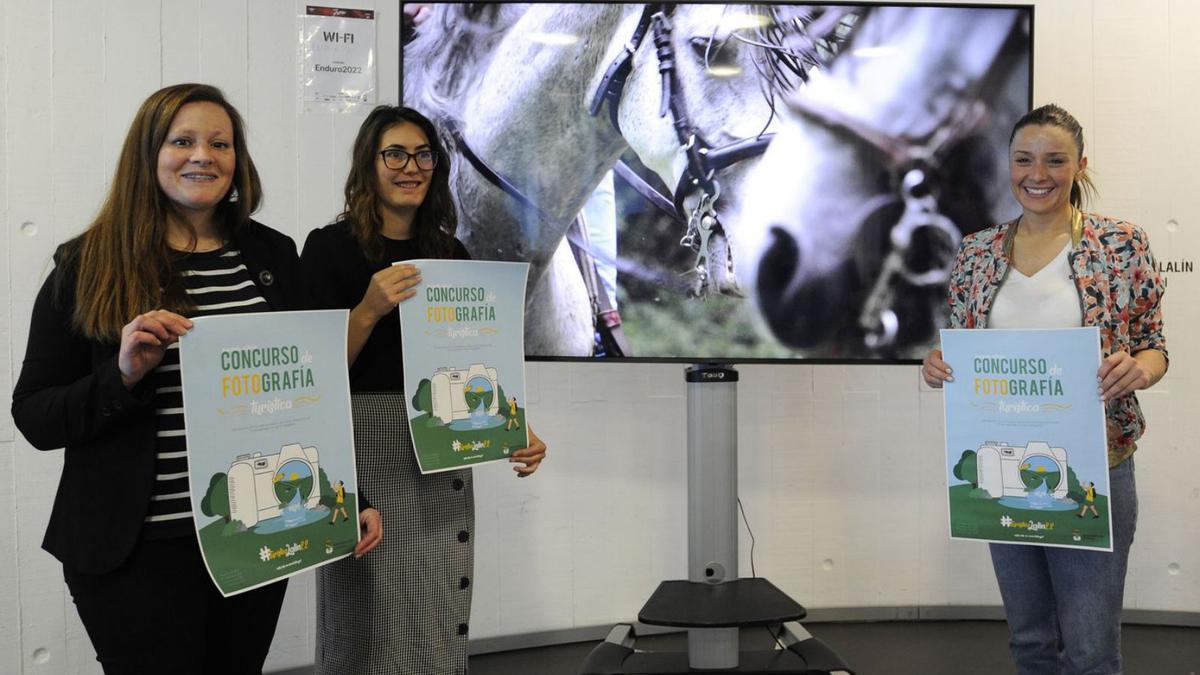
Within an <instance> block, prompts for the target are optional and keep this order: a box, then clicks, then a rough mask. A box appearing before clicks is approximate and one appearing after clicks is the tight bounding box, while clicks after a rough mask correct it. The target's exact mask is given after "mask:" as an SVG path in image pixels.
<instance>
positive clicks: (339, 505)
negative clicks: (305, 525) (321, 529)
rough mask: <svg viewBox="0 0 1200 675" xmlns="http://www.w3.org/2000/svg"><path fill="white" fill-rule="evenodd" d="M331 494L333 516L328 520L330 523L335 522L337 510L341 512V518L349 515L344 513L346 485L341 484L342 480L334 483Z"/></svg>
mask: <svg viewBox="0 0 1200 675" xmlns="http://www.w3.org/2000/svg"><path fill="white" fill-rule="evenodd" d="M333 494H334V497H333V504H334V506H333V518H332V519H331V520H330V521H329V524H330V525H332V524H334V523H336V522H337V517H338V513H339V512H340V513H341V514H342V520H346V519H348V518H349V517H350V516H348V515H347V514H346V487H345V486H344V485H342V481H340V480H339V481H338V482H337V483H335V484H334V486H333Z"/></svg>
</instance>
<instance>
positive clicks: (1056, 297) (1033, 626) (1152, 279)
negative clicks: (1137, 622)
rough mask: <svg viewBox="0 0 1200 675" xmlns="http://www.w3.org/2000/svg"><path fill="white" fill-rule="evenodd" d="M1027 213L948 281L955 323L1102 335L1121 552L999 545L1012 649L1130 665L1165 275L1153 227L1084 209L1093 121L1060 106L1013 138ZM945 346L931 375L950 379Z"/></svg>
mask: <svg viewBox="0 0 1200 675" xmlns="http://www.w3.org/2000/svg"><path fill="white" fill-rule="evenodd" d="M1009 187H1010V188H1011V189H1012V192H1013V195H1014V196H1015V197H1016V199H1017V202H1018V203H1020V205H1021V215H1020V217H1018V218H1017V219H1015V220H1012V221H1009V222H1006V223H1001V224H999V225H994V226H992V227H989V228H987V229H985V230H982V231H980V232H976V233H974V234H972V235H969V236H967V237H966V238H965V239H964V240H963V243H962V247H961V249H960V250H959V253H958V258H957V260H956V261H955V263H954V268H953V270H952V271H951V275H950V293H949V302H950V317H951V318H950V323H951V326H952V327H954V328H980V329H983V328H1073V327H1078V326H1096V327H1098V328H1099V329H1100V343H1101V349H1102V351H1103V353H1104V359H1103V360H1102V361H1101V364H1100V370H1099V371H1098V372H1097V373H1096V381H1097V383H1098V391H1097V394H1098V395H1099V397H1100V400H1102V401H1103V402H1104V404H1105V414H1106V417H1107V422H1108V466H1109V488H1110V492H1111V501H1110V504H1111V505H1112V514H1111V517H1112V535H1113V551H1112V553H1108V552H1104V551H1094V550H1082V549H1070V548H1052V547H1042V546H1036V545H1024V544H992V545H991V554H992V566H993V567H994V568H995V572H996V580H997V582H998V583H999V586H1000V595H1001V597H1002V599H1003V601H1004V612H1005V616H1006V617H1007V619H1008V625H1009V630H1010V632H1011V639H1010V642H1009V646H1010V648H1011V651H1012V657H1013V661H1014V662H1015V663H1016V666H1017V672H1018V673H1019V674H1020V675H1046V674H1050V673H1062V674H1063V675H1110V674H1113V673H1120V672H1121V604H1122V600H1123V598H1124V589H1125V571H1126V566H1127V563H1128V560H1129V549H1130V547H1131V546H1132V545H1133V534H1134V530H1135V529H1136V528H1137V489H1136V484H1135V481H1134V464H1133V454H1134V451H1135V450H1136V449H1137V440H1138V439H1139V438H1140V437H1141V435H1142V432H1143V431H1144V429H1145V426H1146V422H1145V418H1144V417H1143V416H1142V410H1141V407H1140V406H1139V405H1138V400H1137V395H1136V394H1135V393H1134V392H1136V391H1138V390H1141V389H1146V388H1148V387H1151V386H1153V385H1154V383H1156V382H1158V381H1159V380H1160V379H1161V378H1162V376H1163V375H1164V374H1166V372H1167V348H1166V338H1165V337H1164V335H1163V313H1162V304H1161V303H1162V297H1163V292H1164V290H1165V288H1164V285H1163V281H1162V279H1161V278H1160V277H1159V274H1158V271H1157V270H1156V269H1155V267H1154V257H1153V255H1151V253H1150V242H1149V240H1148V239H1147V237H1146V233H1145V232H1144V231H1143V230H1142V228H1140V227H1138V226H1137V225H1134V224H1133V223H1129V222H1126V221H1124V220H1121V219H1119V218H1112V217H1108V216H1103V215H1100V214H1097V213H1085V212H1084V211H1083V210H1082V209H1083V206H1084V197H1085V196H1086V195H1087V193H1089V192H1090V191H1091V190H1092V184H1091V180H1090V179H1089V177H1088V173H1087V157H1086V156H1085V155H1084V154H1083V128H1082V127H1081V126H1080V124H1079V122H1078V121H1077V120H1076V119H1075V118H1074V117H1073V116H1072V115H1071V114H1070V113H1069V112H1067V111H1066V110H1064V109H1062V108H1061V107H1059V106H1056V105H1054V104H1049V105H1044V106H1042V107H1040V108H1037V109H1035V110H1032V111H1030V112H1029V113H1027V114H1026V115H1024V116H1023V117H1021V119H1019V120H1017V123H1016V125H1015V126H1014V127H1013V131H1012V136H1011V138H1010V140H1009ZM950 365H951V364H948V363H946V362H945V361H944V360H943V359H942V352H941V351H940V350H937V349H934V350H932V351H930V352H929V354H928V355H927V356H926V357H925V361H924V363H923V365H922V368H921V374H922V376H923V377H924V379H925V382H926V383H927V384H928V385H929V386H931V387H938V388H940V387H941V386H942V383H943V382H946V381H948V380H950V379H951V378H952V377H953V376H952V371H951V367H950Z"/></svg>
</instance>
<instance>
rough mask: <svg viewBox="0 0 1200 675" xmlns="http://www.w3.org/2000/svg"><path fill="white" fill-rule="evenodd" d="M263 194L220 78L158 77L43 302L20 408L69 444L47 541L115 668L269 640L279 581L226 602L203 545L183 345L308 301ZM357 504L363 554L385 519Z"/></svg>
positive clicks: (209, 666) (188, 660) (209, 658)
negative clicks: (195, 514)
mask: <svg viewBox="0 0 1200 675" xmlns="http://www.w3.org/2000/svg"><path fill="white" fill-rule="evenodd" d="M261 198H262V192H261V184H260V182H259V178H258V173H257V171H256V170H255V168H254V163H253V161H252V160H251V159H250V154H249V152H248V151H247V148H246V136H245V131H244V125H243V123H242V119H241V116H240V115H239V114H238V112H237V110H236V109H234V107H233V106H232V105H230V103H229V102H228V101H227V100H226V99H225V97H224V95H223V94H222V93H221V92H220V90H218V89H216V88H215V87H211V86H208V85H203V84H179V85H173V86H170V87H166V88H164V89H161V90H159V91H157V92H155V93H154V94H152V95H151V96H150V97H149V98H148V99H146V101H145V102H144V103H142V105H141V107H140V108H139V109H138V111H137V113H136V114H135V116H134V119H133V123H132V125H131V126H130V128H129V132H128V134H127V135H126V138H125V142H124V144H123V146H122V148H121V153H120V156H119V157H118V159H117V164H116V170H115V172H114V175H113V178H112V182H111V189H110V190H109V193H108V196H107V198H106V199H105V201H104V203H103V204H102V205H101V207H100V211H99V214H98V215H97V216H96V219H95V220H94V221H93V222H92V223H91V224H90V225H89V226H88V227H87V229H86V230H85V231H84V232H83V234H81V235H79V236H78V237H76V238H74V239H72V240H71V241H69V242H67V243H66V244H64V245H62V246H60V247H59V249H58V250H57V251H56V253H55V255H54V262H55V267H54V269H53V270H52V271H51V272H50V274H49V276H48V278H47V279H46V281H45V283H44V284H43V285H42V288H41V290H40V291H39V293H38V296H37V299H36V301H35V303H34V308H33V317H32V320H31V323H30V330H29V342H28V346H27V347H26V351H25V359H24V363H23V365H22V368H21V374H20V377H19V378H18V380H17V384H16V387H15V389H14V391H13V404H12V414H13V419H14V421H15V422H16V424H17V427H18V428H19V429H20V430H21V433H22V434H24V436H25V438H26V439H27V440H28V441H29V442H30V443H31V444H32V445H33V446H34V447H36V448H38V449H41V450H52V449H56V448H65V451H64V462H63V472H62V477H61V479H60V480H59V485H58V493H57V495H56V497H55V500H54V506H53V509H52V511H51V514H50V522H49V525H48V526H47V529H46V535H45V539H44V541H43V543H42V546H43V548H45V549H46V550H47V551H49V552H50V553H51V554H52V555H54V557H55V558H57V559H58V560H59V561H60V562H62V565H63V575H64V577H65V578H66V582H67V586H68V588H69V589H70V592H71V596H72V598H73V599H74V602H75V606H76V608H77V610H78V611H79V616H80V618H81V619H82V621H83V625H84V627H85V628H86V629H87V633H88V637H89V638H90V639H91V641H92V645H93V647H94V648H95V650H96V654H97V657H96V658H97V660H98V661H100V663H101V664H102V665H103V667H104V672H105V673H152V672H154V673H166V672H170V673H214V674H215V673H258V672H261V670H262V666H263V662H264V661H265V659H266V656H267V652H268V650H269V649H270V646H271V640H272V638H273V636H274V633H275V625H276V623H277V621H278V618H279V611H280V607H281V604H282V602H283V595H284V591H285V589H286V582H278V583H274V584H270V585H268V586H264V587H262V588H259V589H256V590H253V591H249V592H247V593H243V594H241V595H237V596H233V597H230V598H222V597H221V594H220V593H219V592H218V591H217V589H216V588H215V586H214V585H213V583H212V581H211V580H210V579H209V576H208V573H207V572H206V571H205V568H204V565H203V561H202V560H201V556H200V552H199V549H198V548H197V544H196V538H195V531H194V524H193V520H192V510H191V509H192V507H191V501H190V499H189V498H188V474H187V466H188V462H187V447H186V442H185V439H184V419H183V413H182V409H181V405H182V403H181V396H182V394H181V393H180V389H179V382H180V373H179V365H178V364H179V357H178V349H177V347H178V340H179V338H180V336H182V335H183V334H185V333H186V332H187V331H188V329H189V328H190V327H191V325H192V322H191V320H190V319H189V318H188V317H196V316H202V315H208V314H219V313H235V312H263V311H273V310H294V309H305V308H306V305H307V304H308V303H307V297H306V295H305V292H304V287H303V285H302V284H301V280H300V277H299V259H298V256H297V255H296V246H295V243H294V242H293V241H292V240H291V238H289V237H287V236H285V235H283V234H280V233H278V232H276V231H274V230H272V229H270V228H268V227H266V226H265V225H262V224H260V223H258V222H256V221H254V220H252V219H251V218H250V214H251V213H253V212H254V211H255V210H256V209H257V208H258V205H259V202H260V200H261ZM362 518H363V520H364V522H365V525H366V527H367V532H366V534H365V535H364V537H363V539H362V541H361V542H360V544H359V548H358V549H357V550H356V554H357V555H361V554H363V553H365V552H366V551H368V550H370V549H371V548H373V547H374V546H375V545H377V544H378V541H379V537H380V532H381V526H380V520H379V515H378V512H376V511H374V509H368V510H365V511H364V513H363V515H362Z"/></svg>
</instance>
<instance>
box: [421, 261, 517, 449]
mask: <svg viewBox="0 0 1200 675" xmlns="http://www.w3.org/2000/svg"><path fill="white" fill-rule="evenodd" d="M409 263H410V264H412V265H415V266H417V268H418V269H420V270H421V279H422V283H421V285H420V286H418V287H417V294H416V295H415V296H414V297H412V298H410V299H408V300H405V301H404V302H402V303H400V326H401V332H402V336H403V337H402V339H403V341H404V349H403V353H404V356H403V358H404V387H405V393H406V394H407V395H408V396H407V398H408V417H409V428H410V429H411V433H412V441H413V448H414V451H415V452H416V455H417V462H418V464H419V465H420V467H421V472H422V473H434V472H437V471H445V470H447V469H458V468H462V467H464V466H470V465H474V464H481V463H485V462H494V461H499V460H504V459H507V458H508V456H509V455H510V454H511V453H512V452H513V451H515V450H519V449H521V448H524V447H526V446H528V445H529V437H528V435H527V434H526V429H527V425H526V421H525V357H524V331H523V326H524V319H525V312H524V306H525V305H524V298H525V278H526V273H527V271H528V269H529V266H528V265H527V264H525V263H506V262H484V261H469V260H412V261H409Z"/></svg>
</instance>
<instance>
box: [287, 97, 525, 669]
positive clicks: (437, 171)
mask: <svg viewBox="0 0 1200 675" xmlns="http://www.w3.org/2000/svg"><path fill="white" fill-rule="evenodd" d="M345 192H346V207H345V210H344V211H343V212H342V214H341V215H340V216H339V217H338V219H337V220H336V221H335V222H334V223H333V224H331V225H327V226H325V227H323V228H320V229H318V230H314V231H313V232H312V233H310V234H309V237H308V240H307V241H306V242H305V244H304V252H303V253H302V254H301V261H302V266H303V268H304V274H305V278H306V279H307V280H308V281H309V283H310V284H312V289H311V294H312V296H313V298H314V301H315V302H316V303H317V304H318V305H320V306H322V307H329V308H349V309H350V310H351V311H350V329H349V354H348V358H349V360H350V363H351V367H350V389H351V392H352V401H353V406H352V407H353V413H354V441H355V455H356V459H357V461H358V479H359V484H360V485H361V486H362V489H363V490H364V491H366V492H367V493H368V494H370V495H371V498H372V500H373V501H374V503H375V505H376V506H377V507H378V508H379V510H380V511H381V512H382V514H383V517H384V520H385V521H386V522H387V527H388V537H387V540H386V541H385V542H384V543H383V544H382V545H381V547H380V549H379V551H377V552H376V553H375V554H374V555H372V556H371V557H370V558H368V559H362V560H350V559H347V560H343V561H339V562H338V563H334V564H333V565H327V566H325V567H323V568H321V569H320V570H319V571H318V576H317V580H318V584H317V613H318V615H319V618H318V627H319V628H318V635H317V664H316V666H317V667H316V672H317V673H335V674H337V675H343V674H344V673H359V674H367V673H389V674H390V673H406V674H407V675H423V674H431V675H433V674H436V675H442V674H445V673H463V672H466V667H467V629H468V626H467V621H468V618H469V616H470V611H471V584H472V569H473V567H472V565H473V557H474V554H473V548H474V544H473V542H472V538H473V536H474V530H475V528H474V518H475V515H474V513H475V512H474V496H473V491H472V482H471V470H470V469H462V470H457V471H445V472H441V473H435V474H430V475H421V473H420V469H419V468H418V467H417V463H416V458H415V457H414V455H413V449H412V445H411V441H410V439H409V431H408V418H407V412H406V411H407V407H406V405H405V400H404V396H405V394H404V373H403V365H402V359H401V342H400V341H401V335H400V321H399V317H398V310H397V307H398V306H399V304H400V303H401V302H403V301H404V300H406V299H408V298H410V297H412V296H413V295H414V294H415V293H416V291H415V287H416V286H417V285H418V284H419V283H420V281H421V276H420V270H418V269H417V268H416V267H415V266H413V265H409V264H399V265H393V263H395V262H401V261H405V260H412V259H415V258H455V259H467V258H469V257H470V256H469V255H468V254H467V250H466V249H465V248H464V247H463V245H462V243H461V242H459V241H458V240H457V239H456V238H455V237H454V232H455V228H456V226H457V222H458V221H457V217H456V214H455V210H454V202H453V201H452V198H451V194H450V158H449V157H448V156H447V155H446V152H445V150H444V149H443V147H442V145H441V143H440V141H439V140H438V135H437V130H436V129H435V128H434V126H433V124H432V123H431V122H430V121H429V120H428V119H426V118H425V116H424V115H421V114H420V113H418V112H417V111H415V110H412V109H411V108H402V107H397V106H379V107H377V108H375V109H374V110H373V111H372V112H371V113H370V114H369V115H368V116H367V119H366V120H365V121H364V122H363V124H362V126H361V127H360V128H359V131H358V136H357V138H356V139H355V141H354V149H353V154H352V160H351V167H350V174H349V176H348V177H347V178H346V191H345ZM529 436H530V447H528V448H524V449H521V450H518V451H516V452H514V453H513V454H512V457H511V459H510V461H512V462H514V463H515V465H514V467H513V468H514V470H515V471H516V474H517V475H518V476H528V475H530V474H532V473H533V472H535V471H537V468H538V465H539V464H540V463H541V461H542V458H543V457H544V456H545V452H546V445H545V444H544V443H542V442H541V440H540V439H538V438H537V436H536V435H534V434H533V432H532V431H530V434H529Z"/></svg>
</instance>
